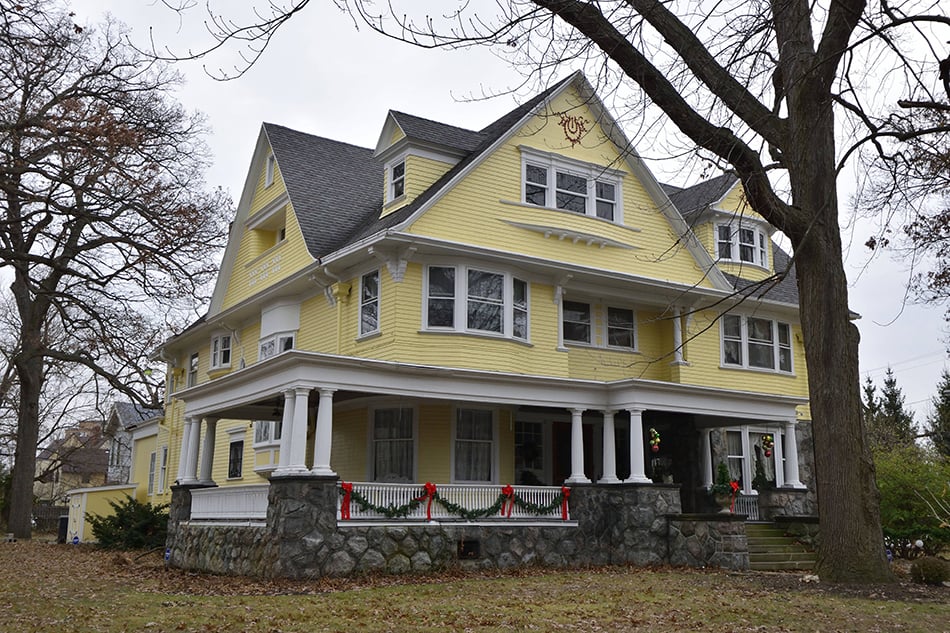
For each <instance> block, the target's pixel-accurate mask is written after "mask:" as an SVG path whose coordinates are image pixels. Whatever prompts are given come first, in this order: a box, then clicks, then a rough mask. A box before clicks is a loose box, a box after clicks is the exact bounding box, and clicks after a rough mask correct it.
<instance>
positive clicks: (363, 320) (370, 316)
mask: <svg viewBox="0 0 950 633" xmlns="http://www.w3.org/2000/svg"><path fill="white" fill-rule="evenodd" d="M378 312H379V306H378V305H376V304H375V303H367V304H365V305H364V306H363V307H362V308H361V309H360V334H366V333H367V332H375V331H376V330H378V329H379V314H378Z"/></svg>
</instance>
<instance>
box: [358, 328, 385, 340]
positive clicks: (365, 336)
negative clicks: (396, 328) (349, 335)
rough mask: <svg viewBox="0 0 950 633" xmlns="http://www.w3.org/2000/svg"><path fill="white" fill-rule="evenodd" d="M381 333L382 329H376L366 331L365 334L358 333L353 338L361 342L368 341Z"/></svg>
mask: <svg viewBox="0 0 950 633" xmlns="http://www.w3.org/2000/svg"><path fill="white" fill-rule="evenodd" d="M382 335H383V332H382V330H376V331H375V332H367V333H366V334H360V335H359V336H357V337H356V338H355V339H353V340H355V341H356V342H357V343H362V342H363V341H370V340H372V339H374V338H379V337H380V336H382Z"/></svg>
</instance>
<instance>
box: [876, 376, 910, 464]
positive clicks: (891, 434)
mask: <svg viewBox="0 0 950 633" xmlns="http://www.w3.org/2000/svg"><path fill="white" fill-rule="evenodd" d="M864 395H865V399H866V402H865V403H864V424H865V428H866V430H867V433H868V440H869V441H870V443H871V447H872V448H874V449H877V450H886V449H891V448H897V447H899V446H908V445H913V443H914V440H915V438H916V437H917V425H916V424H915V423H914V414H913V413H911V412H909V411H907V410H906V409H905V408H904V393H903V392H902V391H901V388H900V387H899V386H898V385H897V379H896V378H895V377H894V371H893V370H892V369H891V368H890V367H888V368H887V374H886V375H885V376H884V387H883V388H882V389H881V397H880V399H878V398H877V397H876V396H875V388H874V385H873V383H872V382H871V379H870V378H868V379H867V382H866V383H865V386H864Z"/></svg>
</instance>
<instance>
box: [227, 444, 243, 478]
mask: <svg viewBox="0 0 950 633" xmlns="http://www.w3.org/2000/svg"><path fill="white" fill-rule="evenodd" d="M243 471H244V440H243V439H239V440H236V439H232V440H231V441H230V443H229V444H228V479H240V478H241V477H242V475H243Z"/></svg>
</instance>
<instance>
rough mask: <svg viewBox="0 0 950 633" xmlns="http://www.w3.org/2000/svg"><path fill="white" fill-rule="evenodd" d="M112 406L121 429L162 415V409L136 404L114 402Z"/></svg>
mask: <svg viewBox="0 0 950 633" xmlns="http://www.w3.org/2000/svg"><path fill="white" fill-rule="evenodd" d="M112 406H113V408H114V409H115V414H116V417H117V418H118V420H119V424H120V425H121V426H122V428H123V429H127V428H129V426H132V425H135V424H138V423H140V422H144V421H146V420H151V419H152V418H155V417H158V416H160V415H162V409H153V408H149V407H143V406H142V405H140V404H138V403H132V402H115V403H113V405H112Z"/></svg>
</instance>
